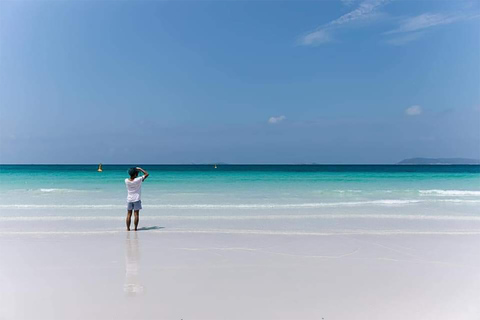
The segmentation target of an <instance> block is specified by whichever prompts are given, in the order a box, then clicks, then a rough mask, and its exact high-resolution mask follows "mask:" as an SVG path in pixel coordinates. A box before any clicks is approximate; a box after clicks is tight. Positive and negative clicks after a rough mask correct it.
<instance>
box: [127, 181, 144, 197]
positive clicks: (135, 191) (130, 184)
mask: <svg viewBox="0 0 480 320" xmlns="http://www.w3.org/2000/svg"><path fill="white" fill-rule="evenodd" d="M142 182H143V177H137V178H135V179H133V180H130V179H128V178H127V179H125V185H126V186H127V192H128V195H127V202H136V201H139V200H140V194H141V193H142Z"/></svg>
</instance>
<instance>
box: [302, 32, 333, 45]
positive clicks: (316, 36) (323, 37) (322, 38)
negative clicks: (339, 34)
mask: <svg viewBox="0 0 480 320" xmlns="http://www.w3.org/2000/svg"><path fill="white" fill-rule="evenodd" d="M331 40H332V38H331V36H330V34H329V33H328V32H327V30H322V29H320V30H317V31H313V32H310V33H308V34H306V35H305V36H303V37H301V38H300V41H299V43H300V44H302V45H305V46H317V45H319V44H323V43H326V42H330V41H331Z"/></svg>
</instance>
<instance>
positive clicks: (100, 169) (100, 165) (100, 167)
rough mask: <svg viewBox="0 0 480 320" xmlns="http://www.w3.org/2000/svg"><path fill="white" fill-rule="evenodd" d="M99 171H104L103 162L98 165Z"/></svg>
mask: <svg viewBox="0 0 480 320" xmlns="http://www.w3.org/2000/svg"><path fill="white" fill-rule="evenodd" d="M97 171H98V172H102V171H103V170H102V164H101V163H100V164H99V165H98V170H97Z"/></svg>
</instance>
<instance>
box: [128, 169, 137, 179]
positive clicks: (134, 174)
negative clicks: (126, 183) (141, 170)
mask: <svg viewBox="0 0 480 320" xmlns="http://www.w3.org/2000/svg"><path fill="white" fill-rule="evenodd" d="M128 174H129V175H130V178H133V177H135V176H136V175H137V174H138V170H137V168H135V167H131V168H130V169H128Z"/></svg>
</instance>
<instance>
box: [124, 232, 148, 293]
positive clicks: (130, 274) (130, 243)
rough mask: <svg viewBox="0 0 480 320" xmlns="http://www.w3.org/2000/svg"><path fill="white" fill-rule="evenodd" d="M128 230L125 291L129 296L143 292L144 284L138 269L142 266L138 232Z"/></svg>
mask: <svg viewBox="0 0 480 320" xmlns="http://www.w3.org/2000/svg"><path fill="white" fill-rule="evenodd" d="M131 234H132V232H127V238H126V240H125V284H124V285H123V291H124V292H125V293H126V294H127V295H128V296H136V295H139V294H142V293H143V286H142V285H141V284H140V280H139V276H138V271H139V267H140V251H139V244H138V234H137V233H136V232H134V233H133V236H130V235H131Z"/></svg>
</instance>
